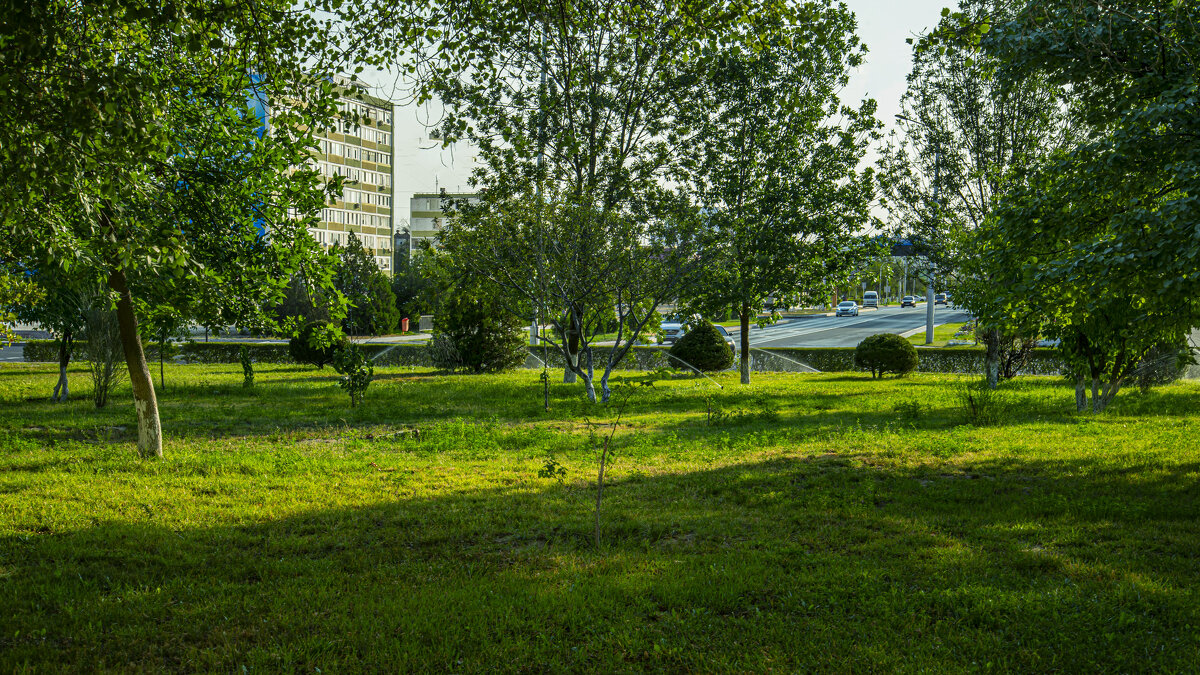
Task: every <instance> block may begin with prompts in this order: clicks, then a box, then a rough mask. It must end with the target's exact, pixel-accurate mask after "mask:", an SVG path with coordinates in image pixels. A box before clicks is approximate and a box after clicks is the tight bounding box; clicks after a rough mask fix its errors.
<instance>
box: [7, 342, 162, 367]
mask: <svg viewBox="0 0 1200 675" xmlns="http://www.w3.org/2000/svg"><path fill="white" fill-rule="evenodd" d="M24 344H25V350H24V358H25V360H26V361H28V362H30V363H42V362H48V363H58V340H26V341H25V343H24ZM181 347H182V345H180V344H177V343H171V342H168V343H167V349H166V357H167V358H168V359H172V360H174V359H175V357H177V356H179V354H180V348H181ZM142 349H144V350H145V351H146V360H147V361H157V360H158V343H157V342H153V343H149V344H143V345H142ZM86 359H87V343H86V342H82V341H79V340H76V341H75V348H74V349H73V350H72V351H71V361H72V362H74V361H84V360H86Z"/></svg>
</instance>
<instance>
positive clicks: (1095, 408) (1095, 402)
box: [1092, 376, 1100, 413]
mask: <svg viewBox="0 0 1200 675" xmlns="http://www.w3.org/2000/svg"><path fill="white" fill-rule="evenodd" d="M1092 412H1093V413H1098V412H1100V378H1098V377H1095V376H1092Z"/></svg>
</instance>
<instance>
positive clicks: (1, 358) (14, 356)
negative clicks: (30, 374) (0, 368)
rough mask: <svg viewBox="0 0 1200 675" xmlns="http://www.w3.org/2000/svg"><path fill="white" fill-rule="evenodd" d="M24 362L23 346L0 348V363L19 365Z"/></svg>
mask: <svg viewBox="0 0 1200 675" xmlns="http://www.w3.org/2000/svg"><path fill="white" fill-rule="evenodd" d="M24 360H25V345H9V346H7V347H0V363H19V362H23V361H24Z"/></svg>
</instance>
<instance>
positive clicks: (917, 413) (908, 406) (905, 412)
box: [892, 398, 925, 422]
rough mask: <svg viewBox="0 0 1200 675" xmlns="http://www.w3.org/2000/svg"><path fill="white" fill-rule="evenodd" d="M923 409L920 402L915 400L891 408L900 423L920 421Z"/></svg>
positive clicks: (902, 402)
mask: <svg viewBox="0 0 1200 675" xmlns="http://www.w3.org/2000/svg"><path fill="white" fill-rule="evenodd" d="M924 409H925V406H923V405H921V402H920V401H918V400H917V399H915V398H914V399H909V400H907V401H901V402H899V403H897V404H896V405H894V406H892V410H893V411H895V413H896V416H897V417H899V418H900V421H901V422H915V421H917V420H919V419H921V413H922V411H923V410H924Z"/></svg>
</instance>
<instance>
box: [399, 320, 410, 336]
mask: <svg viewBox="0 0 1200 675" xmlns="http://www.w3.org/2000/svg"><path fill="white" fill-rule="evenodd" d="M400 332H401V333H407V332H408V319H400Z"/></svg>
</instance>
